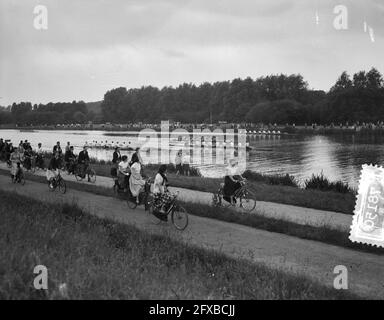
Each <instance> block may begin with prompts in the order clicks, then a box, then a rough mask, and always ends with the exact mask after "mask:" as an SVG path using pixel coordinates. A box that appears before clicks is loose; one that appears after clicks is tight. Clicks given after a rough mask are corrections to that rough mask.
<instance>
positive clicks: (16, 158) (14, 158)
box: [9, 149, 22, 181]
mask: <svg viewBox="0 0 384 320" xmlns="http://www.w3.org/2000/svg"><path fill="white" fill-rule="evenodd" d="M9 160H10V161H11V163H12V165H11V177H12V179H16V181H18V180H19V179H20V175H21V173H22V169H21V161H20V155H19V151H18V149H14V150H13V152H12V153H11V156H10V159H9Z"/></svg>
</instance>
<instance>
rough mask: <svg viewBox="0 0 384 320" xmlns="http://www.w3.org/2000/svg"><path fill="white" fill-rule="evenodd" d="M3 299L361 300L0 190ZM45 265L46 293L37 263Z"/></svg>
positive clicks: (68, 207)
mask: <svg viewBox="0 0 384 320" xmlns="http://www.w3.org/2000/svg"><path fill="white" fill-rule="evenodd" d="M0 202H1V203H2V206H0V270H1V277H0V299H343V298H347V299H357V298H359V297H357V296H355V295H353V294H350V293H347V292H340V291H336V290H333V289H330V288H327V287H325V286H323V285H321V284H319V283H316V282H312V281H310V280H308V279H306V278H304V277H301V276H295V275H291V274H286V273H284V272H281V271H277V270H272V269H270V268H268V267H266V266H263V265H254V264H250V263H248V262H246V261H244V260H234V259H230V258H228V257H226V256H224V255H222V254H218V253H215V252H213V251H208V250H203V249H197V248H194V247H190V246H188V245H186V244H184V243H182V242H181V241H174V240H171V239H170V238H169V237H168V236H167V234H164V235H161V236H157V235H151V234H147V233H144V232H141V231H140V230H138V229H136V228H135V227H133V226H127V225H121V224H118V223H115V222H112V221H108V220H101V219H99V218H96V217H93V216H90V215H88V214H87V213H86V212H84V211H82V210H81V209H79V208H78V207H76V206H75V205H61V204H56V205H49V204H47V203H42V202H39V201H37V200H32V199H29V198H27V197H22V196H19V195H15V194H12V193H10V192H4V191H1V192H0ZM38 264H42V265H45V266H46V267H47V268H48V279H49V283H48V290H47V291H44V290H41V291H37V290H35V289H34V288H33V285H32V284H33V279H34V276H35V275H34V274H33V268H34V267H35V266H36V265H38Z"/></svg>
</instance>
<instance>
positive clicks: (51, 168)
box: [0, 138, 89, 181]
mask: <svg viewBox="0 0 384 320" xmlns="http://www.w3.org/2000/svg"><path fill="white" fill-rule="evenodd" d="M44 158H45V152H44V151H43V148H42V144H41V143H38V145H37V148H36V149H35V150H34V149H33V148H32V146H31V143H30V142H29V141H28V140H24V141H20V143H19V144H18V146H17V147H15V146H14V145H13V143H12V142H11V141H10V140H4V139H3V138H0V161H4V162H7V164H8V166H9V167H10V168H11V177H12V179H16V180H18V179H19V177H20V176H21V175H22V174H23V169H25V170H31V169H32V167H34V168H39V169H45V164H44V163H45V161H44ZM88 164H89V155H88V150H87V146H84V147H83V150H82V151H81V152H80V153H79V156H76V155H75V154H74V148H73V146H71V144H70V142H68V143H67V146H66V147H65V153H64V155H63V150H62V148H61V145H60V142H59V141H58V142H57V143H56V144H55V145H54V147H53V149H52V157H51V159H50V161H49V165H48V168H47V171H46V177H47V180H48V181H52V180H53V179H54V178H56V177H57V176H58V174H59V170H61V169H63V168H65V169H66V170H67V171H68V173H69V174H74V173H75V168H76V166H78V167H79V171H78V173H79V175H80V176H81V177H82V178H85V173H86V170H87V168H88ZM88 179H89V177H88Z"/></svg>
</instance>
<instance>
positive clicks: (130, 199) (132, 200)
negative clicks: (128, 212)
mask: <svg viewBox="0 0 384 320" xmlns="http://www.w3.org/2000/svg"><path fill="white" fill-rule="evenodd" d="M127 204H128V208H130V209H132V210H133V209H136V207H137V203H136V198H135V197H132V196H131V195H129V196H128V199H127Z"/></svg>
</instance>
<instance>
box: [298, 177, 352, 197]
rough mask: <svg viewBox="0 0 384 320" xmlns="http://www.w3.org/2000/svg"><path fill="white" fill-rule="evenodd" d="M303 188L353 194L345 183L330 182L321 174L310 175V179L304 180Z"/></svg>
mask: <svg viewBox="0 0 384 320" xmlns="http://www.w3.org/2000/svg"><path fill="white" fill-rule="evenodd" d="M304 188H305V189H306V190H308V189H316V190H320V191H335V192H339V193H355V190H354V189H352V188H351V187H350V186H349V185H348V184H347V183H344V182H342V181H335V182H331V181H329V180H328V178H327V177H325V176H324V174H323V172H321V173H320V174H318V175H315V174H312V177H311V178H310V179H307V180H305V182H304Z"/></svg>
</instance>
